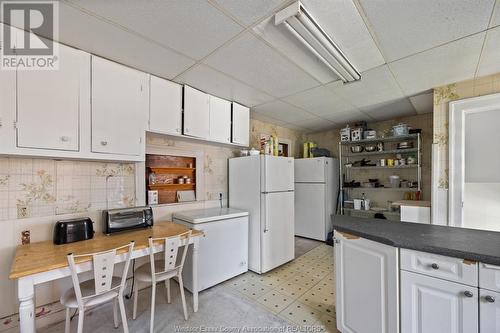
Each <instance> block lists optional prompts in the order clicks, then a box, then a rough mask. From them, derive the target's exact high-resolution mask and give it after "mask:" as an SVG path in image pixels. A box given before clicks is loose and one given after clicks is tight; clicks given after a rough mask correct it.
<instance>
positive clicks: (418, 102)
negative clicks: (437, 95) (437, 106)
mask: <svg viewBox="0 0 500 333" xmlns="http://www.w3.org/2000/svg"><path fill="white" fill-rule="evenodd" d="M410 102H411V104H412V105H413V107H414V108H415V110H416V111H417V113H418V114H424V113H430V112H432V111H433V109H434V93H433V92H432V91H431V92H429V93H425V94H421V95H416V96H412V97H410Z"/></svg>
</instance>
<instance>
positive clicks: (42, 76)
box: [16, 45, 90, 151]
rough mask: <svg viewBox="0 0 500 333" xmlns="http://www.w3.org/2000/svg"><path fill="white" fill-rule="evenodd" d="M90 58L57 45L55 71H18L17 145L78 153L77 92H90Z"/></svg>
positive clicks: (79, 103)
mask: <svg viewBox="0 0 500 333" xmlns="http://www.w3.org/2000/svg"><path fill="white" fill-rule="evenodd" d="M89 72H90V55H89V54H86V53H84V52H82V51H79V50H76V49H73V48H70V47H67V46H64V45H59V69H58V70H47V71H41V70H35V71H27V70H20V71H18V72H17V124H16V128H17V146H18V147H22V148H41V149H57V150H71V151H78V150H79V143H80V142H79V136H80V105H81V103H89V101H88V100H83V99H80V90H81V89H89V87H90V82H88V77H89V74H88V73H89Z"/></svg>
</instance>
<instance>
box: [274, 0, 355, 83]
mask: <svg viewBox="0 0 500 333" xmlns="http://www.w3.org/2000/svg"><path fill="white" fill-rule="evenodd" d="M274 19H275V22H274V23H275V25H279V24H283V25H284V26H286V27H287V28H288V30H289V31H291V32H292V34H293V35H294V36H295V37H296V38H298V39H299V41H300V42H301V43H303V44H304V45H305V46H306V47H307V48H308V49H309V50H310V51H311V52H312V53H313V54H314V55H315V56H316V57H318V58H319V59H320V60H321V61H322V62H325V61H326V62H327V63H328V65H329V66H328V68H329V69H330V70H333V72H334V73H335V74H336V75H337V76H339V78H340V79H341V80H342V81H344V82H352V81H357V80H359V79H361V75H360V73H359V72H358V71H357V70H356V68H355V67H354V66H353V65H352V64H351V62H350V61H349V60H348V59H347V57H346V56H345V54H344V53H343V52H342V50H341V49H340V48H339V47H338V46H337V45H336V44H335V42H334V41H333V40H332V39H331V38H330V36H328V35H327V34H326V32H325V31H324V30H323V29H322V28H321V26H320V25H319V24H318V23H317V22H316V20H315V19H314V18H313V17H312V16H311V15H310V14H309V13H308V12H307V10H306V9H305V8H304V6H302V4H301V3H300V1H297V2H294V3H293V4H291V5H290V6H288V7H286V8H284V9H283V10H281V11H279V12H278V13H276V15H275V18H274ZM299 37H300V38H299ZM313 51H314V52H313Z"/></svg>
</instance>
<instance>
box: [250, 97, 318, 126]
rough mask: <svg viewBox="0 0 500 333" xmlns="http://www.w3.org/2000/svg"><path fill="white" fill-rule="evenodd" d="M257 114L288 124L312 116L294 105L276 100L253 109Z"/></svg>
mask: <svg viewBox="0 0 500 333" xmlns="http://www.w3.org/2000/svg"><path fill="white" fill-rule="evenodd" d="M253 110H254V111H255V112H257V113H261V114H263V115H266V116H268V117H271V118H274V119H278V120H281V121H284V122H286V123H296V122H298V121H301V120H306V119H310V118H311V117H312V115H311V114H310V113H307V112H305V111H303V110H301V109H299V108H296V107H295V106H293V105H290V104H287V103H284V102H282V101H279V100H276V101H272V102H269V103H266V104H261V105H258V106H256V107H254V108H253Z"/></svg>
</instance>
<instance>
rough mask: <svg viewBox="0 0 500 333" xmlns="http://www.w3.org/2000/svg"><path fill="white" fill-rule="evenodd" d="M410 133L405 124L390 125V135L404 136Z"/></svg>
mask: <svg viewBox="0 0 500 333" xmlns="http://www.w3.org/2000/svg"><path fill="white" fill-rule="evenodd" d="M409 133H410V128H409V127H408V125H407V124H403V123H400V124H397V125H396V126H392V135H394V136H406V135H408V134H409Z"/></svg>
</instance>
